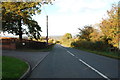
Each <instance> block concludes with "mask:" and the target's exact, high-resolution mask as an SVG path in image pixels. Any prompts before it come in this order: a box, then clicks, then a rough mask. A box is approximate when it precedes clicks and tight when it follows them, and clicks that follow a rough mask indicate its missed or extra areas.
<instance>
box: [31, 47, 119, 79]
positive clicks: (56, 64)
mask: <svg viewBox="0 0 120 80" xmlns="http://www.w3.org/2000/svg"><path fill="white" fill-rule="evenodd" d="M118 62H119V61H118V60H116V59H111V58H108V57H104V56H100V55H96V54H92V53H88V52H85V51H81V50H77V49H73V48H67V47H62V46H61V45H55V46H54V49H53V50H52V51H51V52H50V53H49V55H48V56H47V57H46V58H45V59H44V60H43V61H42V62H41V63H40V64H39V65H38V66H37V67H36V68H35V69H34V70H33V71H32V73H31V75H30V76H29V78H104V79H107V80H109V79H111V78H118V77H120V75H119V74H118V72H120V69H119V68H118Z"/></svg>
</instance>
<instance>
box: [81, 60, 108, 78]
mask: <svg viewBox="0 0 120 80" xmlns="http://www.w3.org/2000/svg"><path fill="white" fill-rule="evenodd" d="M79 61H80V62H82V63H83V64H84V65H86V66H87V67H89V68H90V69H92V70H93V71H95V72H96V73H98V74H99V75H100V76H102V77H103V78H105V79H107V80H110V79H109V78H108V77H107V76H105V75H104V74H102V73H101V72H100V71H98V70H96V69H95V68H93V67H92V66H90V65H89V64H87V63H86V62H84V61H83V60H81V59H79Z"/></svg>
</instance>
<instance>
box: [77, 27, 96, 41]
mask: <svg viewBox="0 0 120 80" xmlns="http://www.w3.org/2000/svg"><path fill="white" fill-rule="evenodd" d="M78 29H79V30H80V32H79V35H78V36H79V38H81V39H85V40H87V41H90V38H91V33H92V32H93V31H94V29H93V27H92V26H84V28H83V29H80V28H78Z"/></svg>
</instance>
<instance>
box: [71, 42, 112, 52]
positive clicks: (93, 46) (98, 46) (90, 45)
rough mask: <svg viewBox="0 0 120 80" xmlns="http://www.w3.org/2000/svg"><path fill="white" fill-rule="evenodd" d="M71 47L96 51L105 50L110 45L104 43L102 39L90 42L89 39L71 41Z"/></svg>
mask: <svg viewBox="0 0 120 80" xmlns="http://www.w3.org/2000/svg"><path fill="white" fill-rule="evenodd" d="M71 46H72V47H77V48H85V49H89V50H97V51H106V50H108V48H109V47H110V45H108V44H105V43H104V42H102V41H97V42H91V41H76V42H73V43H71Z"/></svg>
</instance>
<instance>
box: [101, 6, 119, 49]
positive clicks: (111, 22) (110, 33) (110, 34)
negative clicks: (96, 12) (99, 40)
mask: <svg viewBox="0 0 120 80" xmlns="http://www.w3.org/2000/svg"><path fill="white" fill-rule="evenodd" d="M118 10H119V9H118V6H116V5H113V6H112V9H111V10H109V11H107V15H108V18H106V19H103V21H102V22H101V23H100V29H101V31H102V33H103V37H104V39H106V41H108V43H109V44H112V45H113V46H115V47H118V36H119V34H120V27H119V25H118V24H120V21H119V19H118V17H119V16H118Z"/></svg>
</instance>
